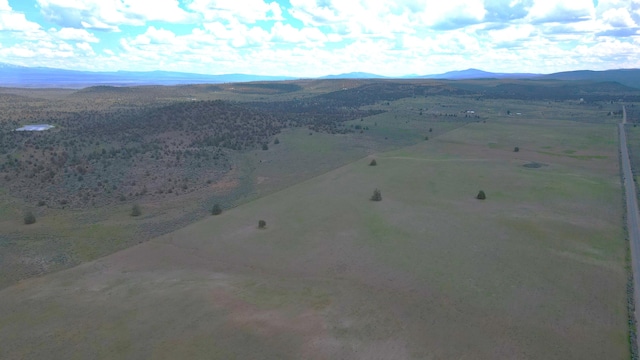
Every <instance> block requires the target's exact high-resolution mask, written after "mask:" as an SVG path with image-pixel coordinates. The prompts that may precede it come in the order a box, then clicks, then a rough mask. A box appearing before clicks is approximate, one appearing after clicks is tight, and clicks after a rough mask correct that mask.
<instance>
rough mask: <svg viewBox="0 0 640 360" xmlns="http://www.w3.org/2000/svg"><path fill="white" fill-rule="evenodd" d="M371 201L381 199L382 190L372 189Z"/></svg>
mask: <svg viewBox="0 0 640 360" xmlns="http://www.w3.org/2000/svg"><path fill="white" fill-rule="evenodd" d="M371 201H382V192H381V191H380V190H378V189H375V190H373V195H371Z"/></svg>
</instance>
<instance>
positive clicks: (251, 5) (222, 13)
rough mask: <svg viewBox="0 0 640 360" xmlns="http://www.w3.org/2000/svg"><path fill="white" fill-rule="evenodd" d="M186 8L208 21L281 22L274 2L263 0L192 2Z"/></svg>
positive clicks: (279, 11) (204, 0)
mask: <svg viewBox="0 0 640 360" xmlns="http://www.w3.org/2000/svg"><path fill="white" fill-rule="evenodd" d="M187 7H188V8H189V9H190V10H192V11H195V12H198V13H200V14H201V15H202V16H203V17H204V18H205V20H208V21H218V20H227V21H232V20H235V21H240V22H243V23H255V22H256V21H258V20H282V10H281V9H280V5H278V3H276V2H271V3H268V4H267V3H266V2H264V1H263V0H243V1H238V0H193V1H192V2H191V3H190V4H189V5H187Z"/></svg>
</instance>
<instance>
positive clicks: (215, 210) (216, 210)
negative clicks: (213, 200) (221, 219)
mask: <svg viewBox="0 0 640 360" xmlns="http://www.w3.org/2000/svg"><path fill="white" fill-rule="evenodd" d="M220 214H222V207H220V204H215V205H213V208H211V215H220Z"/></svg>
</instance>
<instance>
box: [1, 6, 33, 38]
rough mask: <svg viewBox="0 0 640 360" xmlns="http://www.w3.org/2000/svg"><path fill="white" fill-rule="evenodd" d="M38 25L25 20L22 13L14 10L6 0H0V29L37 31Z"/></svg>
mask: <svg viewBox="0 0 640 360" xmlns="http://www.w3.org/2000/svg"><path fill="white" fill-rule="evenodd" d="M38 29H40V25H38V24H37V23H35V22H32V21H29V20H27V18H26V17H25V15H24V14H22V13H20V12H17V11H14V10H13V9H11V7H10V6H9V2H8V0H0V31H25V32H28V31H37V30H38Z"/></svg>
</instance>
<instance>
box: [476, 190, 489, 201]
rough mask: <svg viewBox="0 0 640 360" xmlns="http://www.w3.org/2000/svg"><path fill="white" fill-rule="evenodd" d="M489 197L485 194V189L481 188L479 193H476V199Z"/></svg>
mask: <svg viewBox="0 0 640 360" xmlns="http://www.w3.org/2000/svg"><path fill="white" fill-rule="evenodd" d="M486 198H487V195H485V193H484V191H482V190H480V191H479V192H478V195H476V199H478V200H484V199H486Z"/></svg>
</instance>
